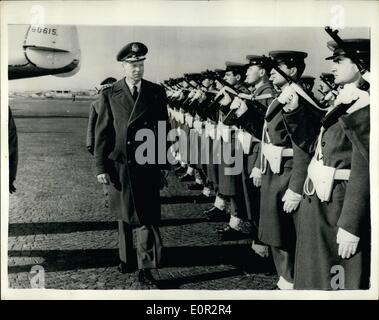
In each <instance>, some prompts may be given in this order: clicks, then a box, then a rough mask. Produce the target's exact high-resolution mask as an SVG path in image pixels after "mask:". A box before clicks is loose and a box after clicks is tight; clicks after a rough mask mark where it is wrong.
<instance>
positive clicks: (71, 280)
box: [8, 98, 278, 290]
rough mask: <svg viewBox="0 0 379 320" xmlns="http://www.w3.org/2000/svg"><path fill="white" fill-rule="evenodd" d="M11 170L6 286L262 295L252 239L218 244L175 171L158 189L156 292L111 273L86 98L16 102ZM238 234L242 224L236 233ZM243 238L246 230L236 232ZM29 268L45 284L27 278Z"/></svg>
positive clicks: (106, 217) (112, 232) (107, 219)
mask: <svg viewBox="0 0 379 320" xmlns="http://www.w3.org/2000/svg"><path fill="white" fill-rule="evenodd" d="M9 103H10V106H11V109H12V112H13V114H14V117H15V122H16V126H17V131H18V139H19V166H18V172H17V179H16V182H15V186H16V188H17V191H16V193H14V194H12V195H10V201H9V226H8V227H9V231H8V281H9V288H32V287H35V286H36V285H37V286H38V285H39V286H42V287H43V288H46V289H66V290H67V289H70V290H75V289H101V290H107V289H109V290H111V289H121V290H125V289H126V290H142V289H191V290H193V289H202V290H205V289H206V290H270V289H273V288H274V287H275V285H276V282H277V280H278V278H277V276H276V275H275V273H274V272H273V271H272V270H273V266H272V261H271V260H270V259H263V258H260V257H259V256H257V255H255V254H254V253H253V251H252V250H251V248H250V245H251V240H250V239H249V237H248V234H247V233H246V238H245V239H241V240H238V241H220V240H219V238H218V235H217V233H216V231H215V230H216V227H220V226H223V225H225V223H223V222H217V223H216V222H208V221H207V220H206V219H205V216H204V214H203V213H202V211H203V210H204V209H206V208H208V207H210V205H211V203H205V204H204V203H203V204H201V203H200V204H199V203H196V196H197V195H198V194H199V191H188V190H187V187H186V184H185V183H180V182H179V181H178V179H177V177H176V176H175V174H174V172H171V173H170V175H169V187H168V188H166V189H164V190H162V192H161V203H162V224H161V226H160V230H161V233H162V238H163V244H164V250H163V261H162V266H161V268H160V269H158V270H155V271H154V276H155V278H156V280H157V281H156V285H155V286H154V287H144V286H142V285H140V284H139V283H138V281H137V275H136V273H135V274H121V273H119V272H118V271H117V265H118V263H119V261H118V249H117V248H118V239H117V223H116V221H115V220H114V218H113V216H112V214H110V213H109V212H108V209H107V208H105V205H104V203H105V201H104V196H103V190H102V186H101V185H100V184H98V183H97V181H96V177H95V168H94V160H93V157H92V156H91V155H90V154H89V153H88V152H87V150H86V148H85V138H86V129H87V121H88V110H89V105H90V101H75V102H73V101H70V100H52V99H32V98H15V99H10V101H9ZM245 227H246V228H245V229H247V226H245ZM245 231H246V230H245ZM36 268H37V269H38V270H43V272H44V281H42V282H41V281H40V282H38V283H37V284H36V282H35V281H34V280H33V275H35V270H36Z"/></svg>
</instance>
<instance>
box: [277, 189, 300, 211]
mask: <svg viewBox="0 0 379 320" xmlns="http://www.w3.org/2000/svg"><path fill="white" fill-rule="evenodd" d="M300 200H301V194H298V193H296V192H293V191H292V190H291V189H287V191H286V193H285V194H284V196H283V198H282V201H283V202H284V204H283V210H284V212H287V213H291V212H292V211H295V210H296V209H297V207H298V206H299V203H300Z"/></svg>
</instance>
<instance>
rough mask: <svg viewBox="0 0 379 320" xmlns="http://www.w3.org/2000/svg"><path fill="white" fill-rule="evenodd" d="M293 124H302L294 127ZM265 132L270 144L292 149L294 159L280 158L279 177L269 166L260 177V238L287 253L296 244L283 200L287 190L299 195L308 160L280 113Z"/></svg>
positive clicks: (292, 220) (290, 220)
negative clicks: (293, 139)
mask: <svg viewBox="0 0 379 320" xmlns="http://www.w3.org/2000/svg"><path fill="white" fill-rule="evenodd" d="M296 125H301V124H294V125H293V126H294V127H295V126H296ZM293 129H294V130H296V128H293ZM267 133H268V135H269V137H270V140H271V143H272V144H274V145H276V146H282V147H285V148H292V149H293V153H294V156H293V157H284V158H282V161H281V167H280V172H279V173H278V174H274V173H273V172H272V171H271V168H270V164H269V163H267V170H266V172H265V173H264V174H262V186H261V204H260V220H259V239H260V240H261V241H262V242H264V243H266V244H268V245H270V246H273V247H278V248H281V249H284V250H288V249H290V248H293V247H294V246H295V241H296V231H295V222H294V219H295V213H293V212H292V213H286V212H284V211H283V202H282V198H283V196H284V194H285V192H286V190H287V189H288V188H289V189H291V190H292V191H293V192H296V193H299V194H302V190H303V184H304V180H305V178H306V174H307V167H308V162H309V159H310V157H309V155H308V154H307V153H305V152H304V151H303V150H302V149H300V148H299V147H297V145H295V144H293V143H292V140H291V138H290V135H289V132H288V130H287V128H286V125H285V122H284V119H283V116H282V114H281V113H278V114H277V115H276V116H275V117H274V118H273V119H272V120H271V121H270V122H269V123H268V124H267ZM263 140H264V141H265V142H267V138H266V136H263V137H262V141H263ZM259 157H260V155H259ZM260 166H261V161H257V163H256V167H260Z"/></svg>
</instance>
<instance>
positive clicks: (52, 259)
mask: <svg viewBox="0 0 379 320" xmlns="http://www.w3.org/2000/svg"><path fill="white" fill-rule="evenodd" d="M8 255H9V257H40V258H42V259H44V262H42V263H40V265H42V266H43V267H44V268H45V270H46V271H47V272H56V271H67V270H77V269H89V268H107V267H116V266H117V265H118V263H119V260H118V250H117V249H87V250H23V251H17V250H10V251H9V252H8ZM214 265H231V266H235V267H237V268H239V269H240V271H239V272H243V270H245V271H248V272H251V273H262V272H267V271H269V270H270V268H271V267H270V266H271V262H270V261H268V260H264V259H261V258H260V257H258V256H256V255H255V254H253V253H252V251H251V249H250V247H249V246H248V245H241V244H231V245H222V246H218V245H215V246H201V247H199V246H198V247H167V248H164V249H163V260H162V264H161V268H168V267H170V268H171V267H192V266H214ZM33 266H34V264H33V265H32V264H28V265H17V266H9V267H8V272H9V273H19V272H30V270H31V268H32V267H33ZM228 273H229V271H225V275H227V274H228ZM220 274H221V275H222V274H223V273H222V272H221V273H220ZM194 277H195V278H196V279H197V278H198V277H199V276H194ZM205 277H211V275H209V274H205V275H204V279H205ZM187 278H188V277H186V279H170V280H162V283H161V286H162V287H167V288H169V287H170V288H173V287H175V286H177V285H180V283H188V282H192V280H191V277H189V278H188V279H187ZM195 278H193V280H196V279H195ZM200 278H201V279H203V278H202V277H200ZM197 281H203V280H197Z"/></svg>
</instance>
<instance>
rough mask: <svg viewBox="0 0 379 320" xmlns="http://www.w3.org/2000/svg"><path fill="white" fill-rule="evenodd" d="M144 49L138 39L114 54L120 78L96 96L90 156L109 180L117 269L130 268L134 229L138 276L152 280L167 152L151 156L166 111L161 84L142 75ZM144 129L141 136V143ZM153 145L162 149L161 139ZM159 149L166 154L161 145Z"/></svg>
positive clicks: (157, 252) (100, 175)
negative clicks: (121, 73)
mask: <svg viewBox="0 0 379 320" xmlns="http://www.w3.org/2000/svg"><path fill="white" fill-rule="evenodd" d="M147 51H148V49H147V47H146V46H145V45H144V44H143V43H140V42H132V43H129V44H127V45H126V46H125V47H123V48H122V49H121V50H120V52H119V53H118V55H117V60H118V61H120V62H121V64H122V67H123V68H124V71H125V77H124V78H122V79H121V80H119V81H117V82H115V83H114V85H113V86H112V88H111V89H108V90H104V91H103V92H102V93H101V95H100V98H99V115H98V120H97V123H96V130H95V159H96V170H97V179H98V181H99V182H100V183H105V184H108V183H109V185H110V188H109V200H110V203H109V207H110V211H111V212H112V213H113V214H114V215H115V217H116V218H117V219H118V227H119V256H120V260H121V264H120V266H119V271H120V272H122V273H125V272H131V271H134V264H135V261H134V260H135V258H134V257H133V233H132V230H133V229H135V231H136V251H137V262H138V269H139V273H138V279H139V280H140V282H142V283H147V284H152V283H153V282H154V278H153V276H152V274H151V272H150V269H154V268H157V267H158V266H159V263H160V261H161V250H162V240H161V236H160V233H159V229H158V224H159V222H160V218H161V212H160V199H159V196H160V195H159V190H160V187H161V184H162V171H161V169H166V168H167V165H166V162H167V157H165V158H164V159H161V158H160V159H157V158H158V157H157V153H158V152H159V150H158V129H159V127H158V126H160V125H162V124H163V125H167V122H168V112H167V98H166V93H165V90H164V89H163V87H161V86H159V85H157V84H154V83H152V82H150V81H147V80H145V79H143V74H144V60H145V55H146V53H147ZM141 130H144V131H141ZM162 130H163V129H162ZM144 132H145V133H146V141H145V142H142V141H141V140H145V139H144V138H143V137H142V138H141V133H142V136H144V134H143V133H144ZM164 141H165V140H164ZM148 142H149V143H148ZM143 144H144V147H146V148H144V149H146V150H147V154H151V152H153V155H154V156H155V159H150V158H149V159H143V158H142V154H143V152H141V148H142V145H143ZM159 148H164V146H163V145H162V143H160V144H159ZM152 150H153V151H152ZM161 151H162V150H161ZM162 154H164V155H167V150H163V152H162Z"/></svg>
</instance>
